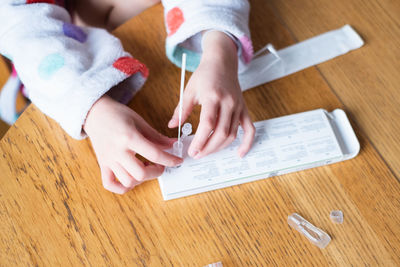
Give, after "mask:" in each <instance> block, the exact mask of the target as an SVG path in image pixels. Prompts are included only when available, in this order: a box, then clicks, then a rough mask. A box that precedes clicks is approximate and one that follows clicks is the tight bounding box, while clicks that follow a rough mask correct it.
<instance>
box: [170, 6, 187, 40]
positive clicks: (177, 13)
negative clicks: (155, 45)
mask: <svg viewBox="0 0 400 267" xmlns="http://www.w3.org/2000/svg"><path fill="white" fill-rule="evenodd" d="M184 22H185V18H184V17H183V12H182V10H181V9H180V8H179V7H174V8H172V9H171V10H169V11H168V13H167V15H166V23H167V28H168V32H169V33H168V36H171V35H173V34H174V33H176V31H177V30H178V29H179V27H181V25H182V24H183V23H184Z"/></svg>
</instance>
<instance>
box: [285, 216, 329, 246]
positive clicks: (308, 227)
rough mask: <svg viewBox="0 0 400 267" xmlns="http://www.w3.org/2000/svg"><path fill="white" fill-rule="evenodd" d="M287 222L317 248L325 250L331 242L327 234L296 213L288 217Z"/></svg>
mask: <svg viewBox="0 0 400 267" xmlns="http://www.w3.org/2000/svg"><path fill="white" fill-rule="evenodd" d="M287 222H288V224H289V225H290V226H291V227H293V228H294V229H296V230H297V231H299V232H300V233H301V234H302V235H304V236H305V237H307V239H308V240H310V242H311V243H313V244H314V245H316V246H318V247H319V248H325V247H326V246H327V245H328V244H329V242H331V237H330V236H329V235H328V234H327V233H325V232H324V231H322V230H321V229H319V228H317V227H316V226H314V225H312V224H311V223H310V222H308V221H307V220H306V219H304V218H303V217H301V216H300V215H299V214H297V213H293V214H291V215H289V216H288V220H287Z"/></svg>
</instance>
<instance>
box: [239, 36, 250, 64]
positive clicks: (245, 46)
mask: <svg viewBox="0 0 400 267" xmlns="http://www.w3.org/2000/svg"><path fill="white" fill-rule="evenodd" d="M239 41H240V43H241V44H242V55H243V60H244V62H245V63H246V64H248V63H250V61H251V59H252V58H253V45H252V43H251V40H250V38H249V37H247V36H245V35H244V36H242V37H240V38H239Z"/></svg>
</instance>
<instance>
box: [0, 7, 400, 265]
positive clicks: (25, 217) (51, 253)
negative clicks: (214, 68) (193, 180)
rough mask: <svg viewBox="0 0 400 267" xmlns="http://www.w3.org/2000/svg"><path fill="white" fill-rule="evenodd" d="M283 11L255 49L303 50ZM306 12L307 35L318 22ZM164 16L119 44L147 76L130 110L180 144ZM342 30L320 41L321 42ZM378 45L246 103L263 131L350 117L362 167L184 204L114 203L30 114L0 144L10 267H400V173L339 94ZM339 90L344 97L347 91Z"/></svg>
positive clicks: (148, 197) (152, 200) (149, 198)
mask: <svg viewBox="0 0 400 267" xmlns="http://www.w3.org/2000/svg"><path fill="white" fill-rule="evenodd" d="M281 2H282V1H278V0H276V1H262V0H257V1H252V5H253V9H252V13H251V28H252V33H253V40H254V43H255V48H256V49H258V48H260V47H261V46H262V45H264V44H266V43H268V42H273V43H274V44H275V45H276V47H278V48H281V47H284V46H287V45H289V44H292V43H294V42H295V41H296V40H295V38H298V37H296V36H297V35H296V34H294V33H293V32H290V31H289V30H288V28H287V27H289V26H288V25H289V24H290V28H291V29H298V28H296V27H297V26H298V24H300V22H298V24H296V18H289V19H287V17H284V16H282V12H283V11H285V10H286V11H287V9H288V6H286V4H282V3H281ZM283 2H284V1H283ZM288 2H291V3H292V4H295V3H297V2H296V1H294V0H293V1H288ZM301 2H304V5H305V6H307V4H308V5H311V2H312V1H301ZM339 2H342V4H341V5H342V6H343V5H344V3H345V1H339ZM387 2H388V1H384V3H386V4H387ZM313 3H315V2H313ZM324 3H325V4H327V5H328V6H329V4H328V1H325V2H324ZM367 5H368V4H367ZM369 5H370V4H369ZM339 6H340V5H339ZM296 8H298V10H299V13H298V16H299V17H301V16H303V17H305V19H304V21H302V23H303V24H304V25H305V26H304V28H307V27H308V26H307V25H310V24H307V21H308V22H309V21H310V20H311V21H312V18H309V19H308V20H307V16H304V14H305V8H303V7H300V6H297V7H296ZM340 8H341V7H339V9H340ZM378 11H379V10H378ZM378 11H376V10H374V12H378ZM287 12H288V11H287ZM354 12H355V13H356V11H354ZM161 14H162V7H161V6H156V7H154V8H152V9H150V10H148V11H146V12H145V13H143V14H142V15H140V16H139V17H137V18H135V19H133V20H132V21H130V22H129V23H127V24H125V25H124V26H122V27H121V28H119V29H117V30H116V31H115V34H116V35H117V36H118V37H119V38H120V39H121V40H122V42H123V44H124V46H125V48H126V49H127V50H128V51H130V52H131V53H132V54H133V55H135V56H136V57H138V58H139V59H140V60H142V61H144V62H146V64H147V65H148V67H149V68H150V71H151V74H150V79H149V81H148V82H147V83H146V85H145V87H144V88H143V90H142V91H141V92H140V93H139V94H138V95H137V96H136V97H135V99H134V100H133V101H132V102H131V103H130V106H131V107H132V108H134V109H135V110H136V111H137V112H139V113H140V114H141V115H142V116H143V117H144V118H145V119H146V120H147V121H148V122H149V123H150V124H152V125H153V126H154V127H155V128H156V129H158V130H159V131H161V132H163V133H164V134H168V135H170V136H172V135H174V134H175V131H170V130H168V129H167V127H166V125H167V122H168V120H169V118H170V115H171V114H172V111H173V108H174V106H175V104H176V103H177V101H178V88H179V69H178V68H176V67H174V66H173V65H172V64H171V63H170V62H169V61H168V60H167V59H166V58H165V54H164V48H163V45H164V38H165V33H164V30H163V22H162V15H161ZM277 14H278V15H279V17H278V15H277ZM289 14H291V13H290V12H289ZM316 16H319V15H316ZM344 16H345V15H344ZM282 17H283V19H282ZM286 19H287V20H286ZM350 22H351V21H350ZM342 24H343V23H342ZM342 24H340V25H335V27H330V28H327V27H324V26H323V23H321V25H319V26H316V28H313V29H314V30H315V29H320V32H319V33H322V32H324V31H327V30H329V29H334V28H337V27H339V26H342ZM329 25H330V26H331V24H329ZM298 32H300V33H301V32H302V31H299V30H298ZM311 33H312V34H311ZM361 33H362V32H361ZM315 34H316V33H314V32H312V31H310V34H309V35H308V36H306V37H311V36H312V35H315ZM369 38H370V37H368V36H367V37H366V40H367V44H366V46H365V47H364V48H362V49H359V50H357V51H354V52H352V53H351V54H348V55H345V56H343V57H341V58H340V59H335V60H333V61H332V62H333V63H330V62H328V63H324V64H322V65H321V66H322V67H321V68H320V67H318V68H315V67H314V68H309V69H307V70H305V71H302V72H300V73H297V74H294V75H291V76H289V77H286V78H283V79H280V80H278V81H275V82H271V83H269V84H267V85H264V86H260V87H258V88H256V89H253V90H250V91H248V92H246V93H244V95H245V99H246V102H247V104H248V106H249V109H250V113H251V116H252V118H253V119H254V120H264V119H268V118H272V117H277V116H281V115H286V114H291V113H296V112H302V111H306V110H312V109H316V108H325V109H327V110H332V109H335V108H344V109H345V110H346V111H347V112H348V113H349V115H350V117H351V118H352V120H353V126H354V127H355V130H356V132H357V136H358V138H359V140H360V142H361V146H362V149H361V152H360V154H359V155H358V156H357V157H356V158H355V159H352V160H349V161H345V162H342V163H337V164H334V165H330V166H324V167H319V168H316V169H311V170H306V171H302V172H298V173H293V174H288V175H282V176H279V177H274V178H270V179H265V180H261V181H257V182H253V183H248V184H243V185H239V186H234V187H230V188H226V189H221V190H217V191H213V192H208V193H203V194H199V195H195V196H191V197H186V198H182V199H177V200H172V201H167V202H165V201H163V200H162V197H161V193H160V189H159V186H158V182H157V181H156V180H154V181H150V182H147V183H145V184H143V185H141V186H140V187H137V188H136V189H135V190H133V191H131V192H129V193H127V194H126V195H123V196H119V195H115V194H112V193H109V192H108V191H105V190H104V189H103V188H102V185H101V182H100V173H99V170H98V166H97V163H96V158H95V155H94V153H93V150H92V148H91V145H90V142H89V141H87V140H86V141H80V142H78V141H75V140H72V139H71V138H70V137H68V136H67V135H66V134H65V133H64V132H63V131H62V130H61V129H60V127H59V126H58V125H57V124H56V123H54V121H52V120H51V119H49V118H47V117H46V116H44V115H43V114H41V113H40V112H39V111H38V110H37V108H36V107H35V106H33V105H32V106H30V107H29V108H28V109H27V111H25V112H24V114H23V115H22V116H21V117H20V119H19V120H18V121H17V123H16V124H15V125H14V126H13V127H12V128H11V129H10V130H9V131H8V133H7V134H6V135H5V136H4V138H3V139H2V140H1V142H0V151H1V155H2V159H1V161H0V220H1V224H0V233H1V235H0V265H1V266H3V265H4V266H15V265H38V266H56V265H64V266H76V265H92V266H109V265H115V266H135V265H138V266H172V265H174V266H202V265H205V264H208V263H211V262H216V261H222V262H223V264H224V266H225V265H226V266H266V265H282V266H287V265H303V266H309V265H315V266H325V265H340V266H344V265H357V266H359V265H387V266H394V265H399V264H400V227H399V221H400V185H399V181H398V180H397V179H396V176H395V175H396V174H397V169H395V171H391V168H390V167H391V166H392V167H393V166H398V165H396V164H399V161H398V160H397V161H396V160H395V159H393V158H390V159H391V160H393V162H394V163H393V162H391V163H390V164H387V163H386V162H387V161H388V160H387V159H386V158H385V156H386V154H385V155H384V157H381V156H380V154H379V153H378V152H379V151H377V149H376V147H378V148H379V145H378V146H376V145H372V144H371V141H370V140H369V138H370V135H368V138H367V136H366V134H365V132H366V130H364V129H365V124H362V125H361V127H360V126H359V116H358V114H354V113H352V112H349V109H348V108H347V105H346V106H344V105H343V102H345V101H343V102H342V101H341V100H339V98H338V95H339V96H340V93H338V92H337V91H334V90H333V89H332V83H330V82H329V81H330V79H333V78H332V77H335V75H338V76H340V75H343V74H342V73H341V71H340V70H338V69H337V68H336V72H335V71H334V70H332V69H334V66H337V67H340V66H341V65H340V63H341V64H343V66H344V68H346V66H348V65H349V64H350V63H349V62H352V60H355V58H357V57H358V58H363V53H365V51H367V50H368V47H369V44H368V41H369ZM302 39H304V38H302ZM335 62H336V63H335ZM338 62H339V63H338ZM332 66H333V67H332ZM357 67H358V66H357V65H353V69H354V68H355V70H354V73H357V71H356V70H357ZM323 68H327V69H328V72H327V73H328V74H325V72H324V70H323ZM321 69H322V71H321ZM335 73H336V74H335ZM337 73H338V74H337ZM354 75H355V77H356V78H355V79H357V77H359V76H357V75H356V74H354ZM334 88H335V89H336V88H341V87H340V82H339V85H338V86H335V87H334ZM346 101H347V100H346ZM350 104H351V103H350ZM149 110H151V112H149ZM198 114H199V109H197V110H196V111H195V113H194V114H193V116H191V117H190V122H192V123H193V124H196V123H197V122H198V120H197V118H198ZM363 116H364V115H361V117H362V118H364V117H363ZM372 119H374V118H372ZM375 119H376V118H375ZM196 125H197V124H196ZM366 128H367V129H370V128H368V127H366ZM372 140H374V139H372ZM396 149H397V148H393V149H392V150H390V149H389V151H392V152H393V151H396ZM333 209H340V210H342V211H343V212H344V217H345V219H344V223H343V224H341V225H337V224H333V223H332V222H331V221H330V219H329V212H330V211H331V210H333ZM293 212H298V213H300V214H302V215H303V216H304V217H305V218H307V219H309V220H310V221H311V222H312V223H314V224H315V225H317V226H319V227H320V228H322V229H324V230H326V231H327V232H328V233H329V234H330V235H331V237H332V242H331V243H330V244H329V246H328V247H327V248H325V249H323V250H321V249H319V248H317V247H315V246H313V245H312V244H311V243H309V242H308V241H307V240H306V239H305V238H304V237H302V236H301V235H300V234H299V233H298V232H296V231H294V230H293V229H291V228H290V227H289V226H288V225H287V223H286V218H287V216H288V215H289V214H291V213H293Z"/></svg>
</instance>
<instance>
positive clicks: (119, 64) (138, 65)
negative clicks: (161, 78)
mask: <svg viewBox="0 0 400 267" xmlns="http://www.w3.org/2000/svg"><path fill="white" fill-rule="evenodd" d="M113 67H114V68H116V69H117V70H119V71H121V72H123V73H125V74H126V75H128V76H130V75H133V74H135V73H136V72H138V71H140V73H141V74H142V75H143V77H145V78H147V77H148V76H149V70H148V69H147V67H146V65H144V64H143V63H142V62H140V61H139V60H137V59H134V58H132V57H121V58H119V59H117V60H116V61H115V62H114V64H113Z"/></svg>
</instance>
